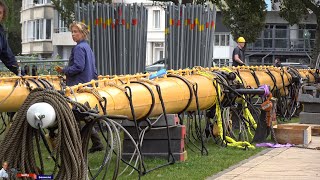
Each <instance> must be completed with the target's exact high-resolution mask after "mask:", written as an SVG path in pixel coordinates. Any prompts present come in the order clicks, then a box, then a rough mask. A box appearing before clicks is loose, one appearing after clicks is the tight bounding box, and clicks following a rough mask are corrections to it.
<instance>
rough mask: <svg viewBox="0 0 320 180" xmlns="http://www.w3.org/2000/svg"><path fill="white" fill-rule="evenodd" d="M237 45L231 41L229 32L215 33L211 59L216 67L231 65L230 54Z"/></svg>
mask: <svg viewBox="0 0 320 180" xmlns="http://www.w3.org/2000/svg"><path fill="white" fill-rule="evenodd" d="M236 46H237V43H236V42H235V41H233V38H232V36H231V34H230V32H219V33H215V37H214V47H213V59H214V63H215V65H216V66H219V65H220V66H224V65H227V66H228V65H231V64H232V52H233V49H234V47H236Z"/></svg>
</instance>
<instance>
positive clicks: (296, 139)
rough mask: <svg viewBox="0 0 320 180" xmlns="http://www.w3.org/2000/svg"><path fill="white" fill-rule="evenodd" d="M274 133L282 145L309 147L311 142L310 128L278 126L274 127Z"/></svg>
mask: <svg viewBox="0 0 320 180" xmlns="http://www.w3.org/2000/svg"><path fill="white" fill-rule="evenodd" d="M274 131H275V135H276V138H277V141H278V143H280V144H286V143H290V144H304V145H307V144H309V143H310V142H311V127H310V126H302V125H285V124H278V125H276V126H274Z"/></svg>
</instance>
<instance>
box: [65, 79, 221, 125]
mask: <svg viewBox="0 0 320 180" xmlns="http://www.w3.org/2000/svg"><path fill="white" fill-rule="evenodd" d="M121 79H122V82H123V81H125V78H115V79H106V80H100V83H99V87H96V90H97V92H98V94H99V95H100V96H101V97H105V98H106V100H107V107H106V110H107V112H108V114H109V115H125V116H127V117H128V118H129V119H131V120H132V119H133V116H132V111H131V106H130V100H129V98H128V97H127V95H126V93H128V95H129V96H130V92H131V97H132V105H133V109H134V113H135V116H136V119H141V118H144V117H146V116H158V115H160V114H161V113H163V108H162V106H161V101H160V98H162V100H163V102H164V106H165V110H166V112H167V113H180V112H183V111H185V110H187V111H194V110H196V109H197V104H196V98H198V103H199V108H200V109H201V110H204V109H208V108H210V107H212V106H213V105H215V103H216V99H217V93H216V90H215V87H214V86H213V81H212V79H209V78H207V77H204V76H201V75H183V76H181V75H175V76H168V77H164V78H158V79H155V80H153V81H151V80H147V79H145V78H144V77H141V78H134V79H135V80H134V81H129V82H128V83H125V84H119V83H118V82H119V80H121ZM103 84H106V85H105V86H104V85H103ZM112 84H113V85H112ZM81 86H82V85H79V86H73V87H71V89H72V90H73V92H75V93H72V92H71V91H70V90H68V89H67V95H68V96H69V97H70V98H72V99H73V100H75V101H78V102H80V103H85V102H88V103H89V105H90V106H91V107H94V106H96V105H99V102H98V99H97V98H96V97H95V96H94V95H93V94H92V93H90V92H88V91H85V92H84V91H83V90H81V89H82V88H87V87H81ZM157 87H158V89H157ZM159 91H161V96H159ZM195 91H196V92H195ZM100 108H101V107H100Z"/></svg>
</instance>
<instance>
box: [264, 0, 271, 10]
mask: <svg viewBox="0 0 320 180" xmlns="http://www.w3.org/2000/svg"><path fill="white" fill-rule="evenodd" d="M265 2H266V4H267V10H268V11H271V0H265Z"/></svg>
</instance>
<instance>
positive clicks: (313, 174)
mask: <svg viewBox="0 0 320 180" xmlns="http://www.w3.org/2000/svg"><path fill="white" fill-rule="evenodd" d="M316 147H320V137H319V136H312V142H311V143H310V144H309V146H308V148H316ZM212 179H228V180H229V179H233V180H237V179H246V180H247V179H290V180H291V179H293V180H294V179H297V180H298V179H299V180H303V179H306V180H307V179H308V180H313V179H317V180H319V179H320V149H319V150H314V149H306V148H297V147H291V148H275V149H266V150H265V151H263V152H261V153H260V154H258V155H256V156H254V157H253V158H250V159H248V160H245V161H243V162H241V163H239V164H238V165H235V166H233V167H230V168H229V169H226V170H225V171H222V172H220V173H218V174H217V175H215V176H212V177H209V178H208V179H207V180H212Z"/></svg>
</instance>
